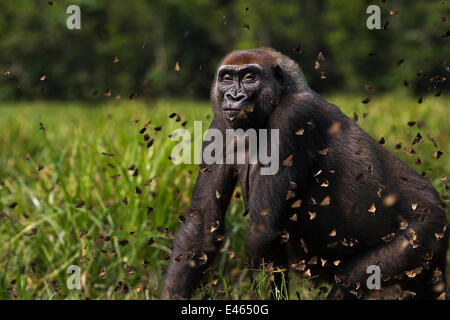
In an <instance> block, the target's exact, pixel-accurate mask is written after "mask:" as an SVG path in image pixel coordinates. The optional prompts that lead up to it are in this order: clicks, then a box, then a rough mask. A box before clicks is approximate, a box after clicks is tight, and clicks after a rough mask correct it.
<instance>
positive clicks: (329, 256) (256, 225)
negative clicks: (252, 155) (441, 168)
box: [162, 48, 448, 299]
mask: <svg viewBox="0 0 450 320" xmlns="http://www.w3.org/2000/svg"><path fill="white" fill-rule="evenodd" d="M267 54H269V55H270V56H272V57H273V60H274V61H275V62H274V65H272V66H266V67H265V70H269V68H273V67H276V65H277V66H279V67H280V68H281V70H282V72H283V80H282V83H280V81H279V80H277V79H275V77H274V76H273V75H272V76H271V75H270V72H269V71H267V73H266V74H265V79H264V81H265V84H264V86H263V89H262V90H261V92H260V93H259V97H258V100H257V102H256V105H255V114H254V115H253V116H254V117H256V118H252V119H251V120H252V121H255V122H254V123H258V125H257V126H258V127H261V124H263V125H262V127H264V128H277V129H280V161H283V159H285V158H287V157H288V156H289V155H291V154H292V155H293V156H294V157H293V164H292V166H290V167H289V166H281V165H280V170H279V172H278V174H276V175H273V176H262V175H259V174H258V166H257V165H210V166H208V167H207V170H202V172H200V173H199V176H198V180H197V183H196V185H195V188H194V194H193V198H192V206H191V210H190V212H191V214H190V215H189V217H188V218H187V219H186V222H185V223H184V224H183V225H182V226H181V228H180V230H179V231H178V236H177V239H176V241H175V244H174V249H173V256H172V260H171V262H170V265H169V269H168V273H167V276H166V280H165V284H164V288H163V291H162V297H164V298H168V297H170V298H175V299H181V298H189V297H190V294H191V291H192V289H193V288H194V287H195V286H196V285H197V284H198V281H199V279H200V276H201V275H202V272H203V271H204V270H205V269H206V268H207V267H208V266H209V265H210V263H211V262H212V261H213V258H214V256H215V254H216V252H217V250H218V248H219V247H220V241H217V240H216V239H217V236H219V235H222V234H223V233H224V214H225V211H226V209H227V206H228V203H229V200H230V197H231V195H232V193H233V190H234V187H235V183H236V180H239V181H240V183H241V185H242V188H243V193H244V200H245V203H246V208H247V209H248V211H249V212H250V218H251V222H250V232H249V242H248V250H249V256H250V260H251V262H252V263H253V264H256V265H257V264H258V263H259V262H260V261H261V259H263V258H264V260H265V261H266V262H270V261H272V262H274V264H275V265H277V266H280V267H287V268H289V267H290V266H291V265H292V264H295V263H297V262H299V261H301V260H305V262H308V261H309V260H310V258H311V257H314V256H315V257H318V258H319V259H318V262H317V264H316V265H307V267H306V269H305V270H307V269H309V270H310V271H311V274H312V276H313V277H314V276H316V275H319V279H326V280H329V281H332V282H333V283H334V286H333V289H332V291H331V292H330V293H329V296H328V297H329V298H332V299H339V298H352V297H354V296H355V295H354V293H355V292H354V291H355V289H356V288H357V287H359V285H360V291H361V290H364V289H365V288H366V279H367V277H368V275H367V273H366V269H367V266H369V265H374V264H377V265H379V266H380V269H381V272H382V278H383V279H384V280H388V279H394V280H395V279H400V278H401V277H402V278H403V281H402V282H401V283H402V285H403V289H408V290H410V291H413V292H415V293H416V298H422V299H432V298H436V297H437V296H439V295H440V294H441V293H442V292H443V291H444V290H445V263H446V261H445V260H446V259H445V255H446V252H447V247H448V231H445V227H446V225H447V219H446V216H445V210H444V208H443V206H442V205H441V202H440V199H439V196H438V194H437V192H436V191H435V190H434V188H433V187H432V185H431V184H430V183H429V182H428V181H427V180H426V179H425V178H423V177H422V176H420V175H419V174H417V173H416V172H415V171H414V170H413V169H411V168H409V167H408V166H407V165H405V164H404V163H403V162H401V161H400V160H399V159H397V158H396V157H395V156H394V155H392V154H391V153H389V152H388V151H386V150H385V149H384V148H383V147H381V146H380V145H379V144H378V143H377V142H376V141H375V140H374V139H372V138H371V137H370V136H369V135H368V134H367V133H365V132H364V131H363V130H362V129H361V128H360V127H359V126H358V125H357V124H356V123H355V122H354V121H353V120H351V119H349V118H348V117H346V116H345V115H344V114H343V113H342V112H341V111H340V110H339V109H338V108H337V107H336V106H334V105H332V104H330V103H328V102H326V101H324V100H323V99H322V98H321V97H320V96H319V95H317V94H316V93H315V92H313V91H312V90H311V89H309V88H308V86H307V85H306V83H305V82H304V81H303V76H302V73H301V71H300V69H299V67H298V66H297V64H295V63H294V62H293V61H292V60H290V59H289V58H287V57H285V56H283V55H282V54H280V53H278V52H276V51H274V50H272V49H267V48H263V49H258V50H251V51H238V52H233V53H231V57H232V58H233V59H231V58H230V57H228V58H225V60H226V59H228V60H232V61H239V56H240V55H241V56H245V59H242V60H243V61H245V63H248V61H247V60H248V59H247V57H248V56H251V55H253V56H258V55H262V56H264V61H267V56H266V55H267ZM216 87H217V75H216V77H215V80H214V83H213V86H212V91H211V102H212V106H213V110H214V115H215V116H214V120H213V122H212V124H211V128H217V129H219V130H222V131H224V130H225V129H226V128H231V127H232V124H231V123H230V122H229V121H227V119H226V118H225V117H224V116H223V112H222V110H221V105H222V103H223V97H221V96H220V94H218V92H217V90H216ZM274 88H277V89H274ZM273 101H277V103H276V105H274V103H273ZM336 123H338V124H339V125H338V126H339V127H340V128H337V127H336V125H335V124H336ZM249 126H250V127H251V124H250V125H248V124H247V127H249ZM255 126H256V125H255ZM302 128H303V129H304V134H303V135H296V134H295V132H297V131H298V130H299V129H302ZM330 128H334V129H336V128H337V129H339V130H332V131H334V132H330ZM361 147H362V149H361ZM324 148H328V152H327V154H326V155H322V154H320V153H319V152H318V151H320V150H323V149H324ZM319 170H322V172H321V173H320V174H319V175H317V176H316V177H314V175H315V174H316V173H317V172H318V171H319ZM291 181H294V182H295V183H296V184H297V185H298V186H297V188H295V189H292V191H294V192H295V197H294V198H292V199H289V200H286V194H287V191H288V190H289V184H290V182H291ZM324 182H325V183H326V182H328V187H324V186H321V185H322V183H324ZM380 190H381V193H380V194H381V198H380V197H379V195H378V194H377V191H380ZM216 191H217V192H218V193H219V194H220V195H221V196H220V197H219V198H218V197H217V196H216ZM387 195H395V196H396V198H397V200H396V202H395V204H393V205H392V206H386V205H385V204H384V203H383V201H384V200H385V198H386V196H387ZM326 197H330V204H329V205H326V206H325V205H320V203H321V202H322V200H323V199H325V198H326ZM298 199H301V200H302V203H301V206H300V208H297V209H293V208H291V205H292V203H294V202H295V201H296V200H298ZM413 203H418V207H417V209H416V210H413V209H412V204H413ZM372 204H374V205H375V207H376V211H375V212H374V213H370V212H369V208H371V206H372ZM263 209H269V213H268V214H267V215H265V216H263V215H261V214H260V213H261V211H262V210H263ZM308 212H315V213H316V214H317V216H316V218H315V219H312V220H310V218H309V217H310V215H309V214H308ZM294 213H296V214H297V221H292V220H290V219H289V218H290V217H291V216H292V215H293V214H294ZM403 220H407V221H408V226H407V227H406V228H404V229H401V228H400V222H401V221H403ZM216 221H219V224H218V229H217V230H216V231H214V232H211V226H212V225H213V224H215V222H216ZM334 229H335V230H336V236H334V237H332V236H330V232H331V231H332V230H334ZM286 232H288V233H289V241H287V242H283V243H282V241H281V236H282V235H283V234H285V233H286ZM442 232H444V233H445V236H444V238H443V239H441V240H438V239H437V238H436V237H435V235H434V234H435V233H442ZM390 233H395V236H394V237H393V239H392V240H391V241H389V242H386V241H383V240H382V237H384V236H386V235H388V234H390ZM355 239H356V241H357V242H356V241H355ZM302 243H304V244H305V245H303V246H302ZM411 244H418V246H416V245H415V246H414V247H415V248H413V246H412V245H411ZM305 246H306V247H307V253H306V252H305V251H306V250H305V249H304V247H305ZM204 253H205V254H206V255H207V262H206V263H203V262H204V260H203V261H202V260H199V259H198V258H199V257H201V256H202V255H203V254H204ZM426 254H432V257H433V258H432V259H431V260H427V259H425V258H424V257H425V255H426ZM180 255H182V258H181V259H180ZM177 257H178V260H181V261H176V260H175V258H177ZM429 257H430V256H428V258H429ZM320 258H322V259H325V260H326V261H327V263H326V265H325V267H322V264H321V260H320ZM188 260H192V261H193V262H190V263H191V264H192V263H195V267H192V266H190V265H189V261H188ZM336 260H341V261H342V262H341V264H339V265H338V266H337V267H336V266H335V265H334V264H333V261H336ZM419 266H423V267H424V268H423V270H422V272H421V273H420V274H418V275H417V276H416V277H414V278H408V277H407V276H406V275H405V271H409V270H412V269H414V268H416V267H419ZM436 269H438V270H440V271H441V272H442V275H441V276H440V277H436ZM336 275H337V276H336ZM400 276H401V277H400ZM358 284H359V285H358ZM385 284H387V282H384V281H383V282H382V286H384V285H385ZM433 288H435V290H433ZM436 288H438V290H437V291H436ZM352 292H353V293H352Z"/></svg>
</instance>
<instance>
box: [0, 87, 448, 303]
mask: <svg viewBox="0 0 450 320" xmlns="http://www.w3.org/2000/svg"><path fill="white" fill-rule="evenodd" d="M405 90H406V89H405ZM329 100H330V101H331V102H333V103H335V104H337V105H338V106H340V107H341V109H342V110H343V111H344V112H345V113H346V114H347V115H348V116H350V117H353V113H354V112H356V113H357V114H358V115H359V120H358V123H359V124H360V125H361V126H362V127H363V128H364V129H365V130H366V131H368V132H369V133H370V134H371V135H372V136H373V137H374V138H375V139H377V140H379V139H381V137H384V139H385V140H386V144H385V146H386V148H387V149H389V150H390V151H394V149H395V145H396V144H397V143H399V142H402V146H403V147H411V143H412V141H413V139H414V137H415V136H416V134H417V132H420V133H421V134H422V136H423V142H422V143H421V144H419V145H414V146H413V147H414V149H415V150H416V151H417V155H410V154H409V153H407V152H406V151H405V150H404V149H403V148H402V149H401V150H400V151H398V152H395V154H396V155H397V156H398V157H399V158H401V159H402V160H404V161H406V162H407V163H408V164H409V165H410V166H411V167H413V168H414V169H416V170H417V171H418V172H421V171H424V172H426V175H427V177H428V178H429V179H430V181H431V182H432V183H433V185H434V186H435V187H436V188H437V190H438V192H439V193H440V194H441V195H444V194H445V191H444V188H443V186H444V183H447V185H448V182H447V181H443V180H441V177H443V176H447V175H448V174H449V172H450V162H449V161H448V154H447V151H448V150H449V143H450V142H449V140H448V137H449V136H450V118H449V117H448V114H447V112H448V105H449V103H450V99H449V98H447V97H445V96H441V97H435V96H429V97H425V99H424V101H423V103H422V104H418V103H417V101H416V98H411V97H408V96H406V95H403V94H402V93H397V94H392V95H389V96H379V97H376V98H372V100H371V102H370V103H369V104H362V103H361V98H360V97H359V96H348V95H347V96H345V95H338V96H332V97H329ZM172 112H177V113H178V114H180V115H181V117H182V121H178V122H177V121H176V118H173V119H169V114H171V113H172ZM364 113H367V116H366V117H364V116H363V114H364ZM208 114H209V115H211V111H210V107H209V105H208V103H206V102H194V101H190V102H187V101H160V102H157V103H148V104H144V103H143V102H142V101H138V100H133V101H131V102H130V101H126V102H123V101H121V100H117V101H112V102H109V103H108V104H103V105H99V106H95V107H94V106H92V105H89V104H79V103H75V102H71V103H57V102H52V103H49V102H35V103H20V104H7V103H3V104H2V105H1V107H0V150H1V152H0V268H1V270H2V271H1V272H0V288H1V289H0V299H6V298H21V299H66V298H67V299H79V298H89V299H113V298H114V299H123V298H127V299H128V298H129V299H153V298H156V297H157V296H158V292H159V290H160V287H161V282H162V274H163V269H164V267H165V266H166V265H167V260H166V258H167V257H168V255H170V252H171V251H170V245H171V240H172V239H173V233H174V232H175V230H176V227H177V225H178V224H179V221H178V217H179V216H180V215H182V214H183V213H184V211H185V210H186V209H187V208H188V206H189V201H190V195H191V191H192V187H193V184H194V182H195V177H196V175H197V170H198V168H197V166H195V165H179V166H175V165H174V164H173V163H172V161H170V160H169V159H168V157H169V156H170V153H171V149H172V147H173V146H174V145H175V144H176V142H174V141H171V140H170V138H169V137H168V135H169V134H171V133H172V131H173V130H174V129H176V128H179V127H181V123H182V122H183V121H186V120H187V121H188V122H187V125H186V128H188V129H192V125H193V120H203V121H205V123H204V125H203V128H204V129H206V127H207V125H206V123H209V121H210V117H209V119H208V118H207V115H208ZM135 120H139V122H138V123H135V122H136V121H135ZM148 121H151V124H150V125H149V126H148V127H147V129H146V132H145V133H139V131H140V130H141V129H142V128H144V127H145V124H147V123H148ZM409 121H416V124H414V125H413V126H409V125H408V124H407V123H408V122H409ZM423 121H424V122H423ZM40 123H42V125H43V128H45V130H43V128H41V129H40ZM159 125H163V127H162V130H161V131H155V128H156V127H158V126H159ZM418 125H420V128H419V127H418ZM146 133H148V134H149V135H150V139H155V140H154V144H153V145H152V146H151V147H150V148H147V141H144V135H145V134H146ZM428 135H429V136H431V137H433V138H434V139H435V141H436V143H437V145H438V148H435V147H434V145H433V143H432V142H431V141H430V139H429V138H427V137H428ZM438 149H439V150H443V151H444V154H443V155H442V156H441V157H440V158H439V159H436V158H434V157H433V153H434V152H435V151H436V150H438ZM418 157H419V158H420V159H421V160H422V161H423V165H417V164H415V161H416V159H417V158H418ZM130 167H131V168H130ZM40 169H41V170H40ZM136 169H138V171H136ZM117 175H120V176H117ZM152 178H154V180H150V179H152ZM149 180H150V181H149ZM136 188H139V189H136ZM125 198H126V201H124V199H125ZM241 202H242V199H236V198H233V200H232V203H231V206H230V208H229V210H228V214H227V217H226V223H227V234H226V239H225V241H224V250H223V253H221V255H220V256H219V257H218V259H217V260H216V267H217V268H215V269H214V271H212V272H211V274H210V275H209V276H208V278H207V279H205V281H204V282H203V287H202V288H201V289H199V290H198V291H197V292H196V294H195V295H196V298H200V297H212V298H215V299H231V298H233V299H236V298H239V297H241V298H244V299H246V298H261V299H263V298H268V297H269V292H268V288H269V283H270V281H271V273H272V272H280V271H279V270H271V267H270V266H266V267H265V269H262V270H257V271H254V272H251V271H250V270H248V268H247V266H246V264H245V248H244V241H243V239H244V237H245V234H246V224H247V220H248V217H245V218H244V217H242V216H241V213H242V209H243V206H242V203H241ZM16 204H17V205H16ZM149 207H151V208H153V210H152V209H149ZM166 228H167V230H166ZM125 240H126V241H125ZM69 265H78V266H79V267H80V268H81V283H82V289H81V290H68V289H67V287H66V280H67V278H68V277H69V274H67V272H66V270H67V267H68V266H69ZM250 274H253V278H252V277H250ZM324 286H325V287H329V285H327V284H324ZM308 288H309V282H308V281H307V280H305V279H300V278H296V277H294V278H293V280H292V288H291V290H290V292H289V294H286V292H285V290H283V289H282V288H281V290H280V292H279V293H278V294H277V296H278V297H279V298H280V299H281V298H286V297H287V296H288V297H289V298H291V299H295V298H296V297H297V294H296V291H298V292H299V294H300V296H301V297H302V298H309V299H315V298H323V297H324V296H325V295H324V294H323V293H321V291H324V290H323V286H319V287H318V288H315V289H313V290H309V289H308Z"/></svg>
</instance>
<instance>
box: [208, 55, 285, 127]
mask: <svg viewBox="0 0 450 320" xmlns="http://www.w3.org/2000/svg"><path fill="white" fill-rule="evenodd" d="M284 86H285V77H284V74H283V71H282V70H281V68H280V66H279V65H278V64H277V63H276V60H275V59H274V57H273V56H272V55H271V54H269V53H268V52H265V51H264V49H257V50H239V51H234V52H232V53H230V54H229V55H227V56H226V57H225V58H224V59H223V61H222V63H221V65H220V66H219V68H218V69H217V72H216V75H215V78H214V83H213V87H212V90H211V102H212V105H213V109H214V112H215V114H216V116H219V117H220V116H221V117H222V118H224V119H225V121H227V122H228V124H229V125H230V126H231V127H232V128H243V129H245V128H255V129H257V128H261V127H263V126H264V123H265V122H266V120H267V118H268V117H269V115H270V114H271V111H272V108H273V107H274V106H275V105H277V103H278V101H279V98H280V96H281V94H282V92H283V89H284Z"/></svg>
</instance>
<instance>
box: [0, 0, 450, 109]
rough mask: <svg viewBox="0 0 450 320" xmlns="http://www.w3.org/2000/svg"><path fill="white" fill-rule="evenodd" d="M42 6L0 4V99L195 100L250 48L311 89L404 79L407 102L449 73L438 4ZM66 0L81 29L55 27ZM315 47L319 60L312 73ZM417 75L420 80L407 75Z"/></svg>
mask: <svg viewBox="0 0 450 320" xmlns="http://www.w3.org/2000/svg"><path fill="white" fill-rule="evenodd" d="M54 2H55V5H49V4H48V1H44V0H42V1H29V0H15V1H1V3H0V74H1V73H3V72H4V71H8V72H10V75H9V76H8V77H6V78H3V77H0V99H1V100H2V101H3V100H5V99H8V100H10V99H14V100H20V99H24V98H26V99H47V98H51V99H76V100H78V99H92V100H99V99H102V98H103V93H104V92H105V91H106V90H107V89H109V90H110V92H111V94H112V96H115V95H116V94H121V96H122V97H128V96H129V95H130V94H132V93H136V94H137V95H138V96H149V97H169V98H173V97H181V98H184V97H186V96H188V97H200V98H202V99H204V98H207V95H208V92H209V86H210V80H211V78H212V75H213V73H214V70H215V68H216V67H217V63H218V62H219V60H220V59H221V58H222V57H223V56H224V55H225V54H227V53H228V52H230V51H231V50H235V49H249V48H255V47H261V46H271V47H273V48H275V49H276V50H279V51H280V52H282V53H284V54H287V55H289V56H290V57H292V58H293V59H295V60H296V61H298V62H299V63H300V65H301V66H302V68H303V69H304V72H305V75H306V77H307V80H308V82H309V83H310V84H311V85H312V87H313V88H315V89H316V90H318V91H319V92H321V93H323V92H331V91H333V90H346V91H348V90H351V91H352V92H362V91H364V84H365V83H369V84H371V85H373V86H374V90H376V91H377V92H386V91H388V90H390V89H392V88H398V87H402V86H403V81H405V80H406V81H408V82H409V83H410V84H411V88H410V89H411V91H413V92H415V94H416V95H417V97H419V96H420V95H422V93H423V92H425V91H426V90H427V89H428V88H429V87H430V82H429V79H430V78H431V77H434V76H437V75H440V76H444V77H447V78H448V71H449V70H450V69H449V67H448V61H446V60H448V57H449V56H450V45H449V38H448V36H447V37H445V36H444V35H445V34H446V33H448V30H449V28H448V23H449V22H448V21H447V22H445V21H444V20H443V19H449V16H450V10H449V8H450V7H449V5H448V1H442V2H441V1H438V0H433V1H420V0H416V1H405V0H395V1H380V0H372V1H361V0H346V1H335V0H315V1H311V0H296V1H292V0H277V1H273V0H232V1H231V0H230V1H223V0H152V1H148V0H133V1H108V0H58V1H54ZM73 4H76V5H79V7H80V10H81V30H68V29H67V27H66V19H67V18H68V15H67V14H66V9H67V7H68V6H69V5H73ZM371 4H376V5H378V6H380V8H381V24H382V25H383V26H385V25H386V28H384V29H383V30H368V29H367V28H366V19H367V18H368V16H369V15H368V14H366V9H367V7H368V6H369V5H371ZM390 9H393V10H395V11H390ZM390 12H392V13H394V12H395V14H390ZM319 51H322V52H323V54H324V57H325V61H323V62H322V61H321V62H320V64H321V67H320V69H319V70H315V68H314V66H315V63H314V60H315V59H316V57H317V54H318V52H319ZM369 53H373V54H372V55H369ZM115 57H117V58H118V59H119V61H118V62H117V60H116V63H114V61H115ZM402 59H403V61H404V62H403V63H402V64H401V65H397V64H396V63H397V62H399V61H400V60H402ZM177 62H179V66H180V70H179V71H175V70H174V68H175V65H176V63H177ZM419 70H423V73H424V75H425V76H427V77H426V78H425V77H423V78H422V77H420V78H419V77H417V76H416V73H417V72H418V71H419ZM321 72H324V73H325V76H326V77H327V78H326V80H325V81H324V80H322V79H321V76H322V74H321ZM43 74H45V75H46V76H47V78H46V80H45V81H40V78H41V76H42V75H43ZM447 83H448V82H443V83H437V84H435V85H437V86H438V88H437V89H436V91H439V90H442V91H445V90H447V91H448V89H449V86H448V85H447ZM95 93H96V94H95Z"/></svg>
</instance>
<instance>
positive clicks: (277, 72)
mask: <svg viewBox="0 0 450 320" xmlns="http://www.w3.org/2000/svg"><path fill="white" fill-rule="evenodd" d="M272 71H273V75H274V77H275V79H276V80H277V81H278V83H279V84H280V86H281V87H284V72H283V70H282V69H281V67H280V66H279V65H278V64H277V65H274V66H272Z"/></svg>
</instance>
